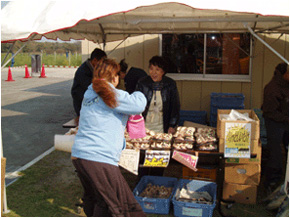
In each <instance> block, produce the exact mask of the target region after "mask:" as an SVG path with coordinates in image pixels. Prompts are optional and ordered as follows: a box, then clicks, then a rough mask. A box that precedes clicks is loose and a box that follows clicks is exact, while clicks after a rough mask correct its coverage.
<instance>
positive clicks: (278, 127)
mask: <svg viewBox="0 0 290 218" xmlns="http://www.w3.org/2000/svg"><path fill="white" fill-rule="evenodd" d="M265 125H266V130H267V146H266V148H267V150H268V152H269V159H268V160H267V164H266V180H267V183H268V184H270V183H275V182H279V181H280V180H281V179H282V178H283V176H284V175H285V172H283V168H284V162H283V160H285V157H284V156H283V148H282V147H281V144H282V143H283V144H284V146H285V148H288V145H287V144H286V143H288V141H287V140H285V138H286V137H289V136H287V135H289V124H287V123H279V122H275V121H273V120H271V119H268V118H265ZM285 135H286V137H285ZM285 144H286V145H285ZM286 150H287V149H286ZM286 155H287V152H286Z"/></svg>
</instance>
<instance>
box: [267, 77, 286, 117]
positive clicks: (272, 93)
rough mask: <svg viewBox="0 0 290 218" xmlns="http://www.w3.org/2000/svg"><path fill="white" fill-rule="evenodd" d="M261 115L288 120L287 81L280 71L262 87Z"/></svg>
mask: <svg viewBox="0 0 290 218" xmlns="http://www.w3.org/2000/svg"><path fill="white" fill-rule="evenodd" d="M262 110H263V116H264V117H266V118H269V119H271V120H274V121H276V122H289V81H286V80H284V79H283V76H282V75H281V73H280V72H278V73H277V74H276V75H274V76H273V78H272V80H271V81H270V82H269V83H268V84H267V85H266V86H265V88H264V100H263V106H262Z"/></svg>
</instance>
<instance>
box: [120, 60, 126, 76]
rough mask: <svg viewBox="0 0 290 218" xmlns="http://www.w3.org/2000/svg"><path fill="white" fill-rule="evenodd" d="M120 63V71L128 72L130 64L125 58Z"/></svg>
mask: <svg viewBox="0 0 290 218" xmlns="http://www.w3.org/2000/svg"><path fill="white" fill-rule="evenodd" d="M119 64H120V71H121V72H125V73H126V72H127V69H128V64H127V63H126V62H125V59H122V60H121V61H120V63H119Z"/></svg>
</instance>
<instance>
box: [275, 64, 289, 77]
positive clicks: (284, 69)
mask: <svg viewBox="0 0 290 218" xmlns="http://www.w3.org/2000/svg"><path fill="white" fill-rule="evenodd" d="M287 67H288V64H286V63H280V64H278V65H277V66H276V68H275V75H276V74H277V73H276V72H277V71H279V72H280V73H281V74H282V75H284V74H285V73H286V72H287Z"/></svg>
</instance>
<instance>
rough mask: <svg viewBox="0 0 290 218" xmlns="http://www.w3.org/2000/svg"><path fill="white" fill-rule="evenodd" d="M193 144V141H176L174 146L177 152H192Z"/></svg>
mask: <svg viewBox="0 0 290 218" xmlns="http://www.w3.org/2000/svg"><path fill="white" fill-rule="evenodd" d="M193 143H194V142H191V141H182V142H181V141H174V142H173V145H172V146H173V148H175V149H177V150H190V149H193Z"/></svg>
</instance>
